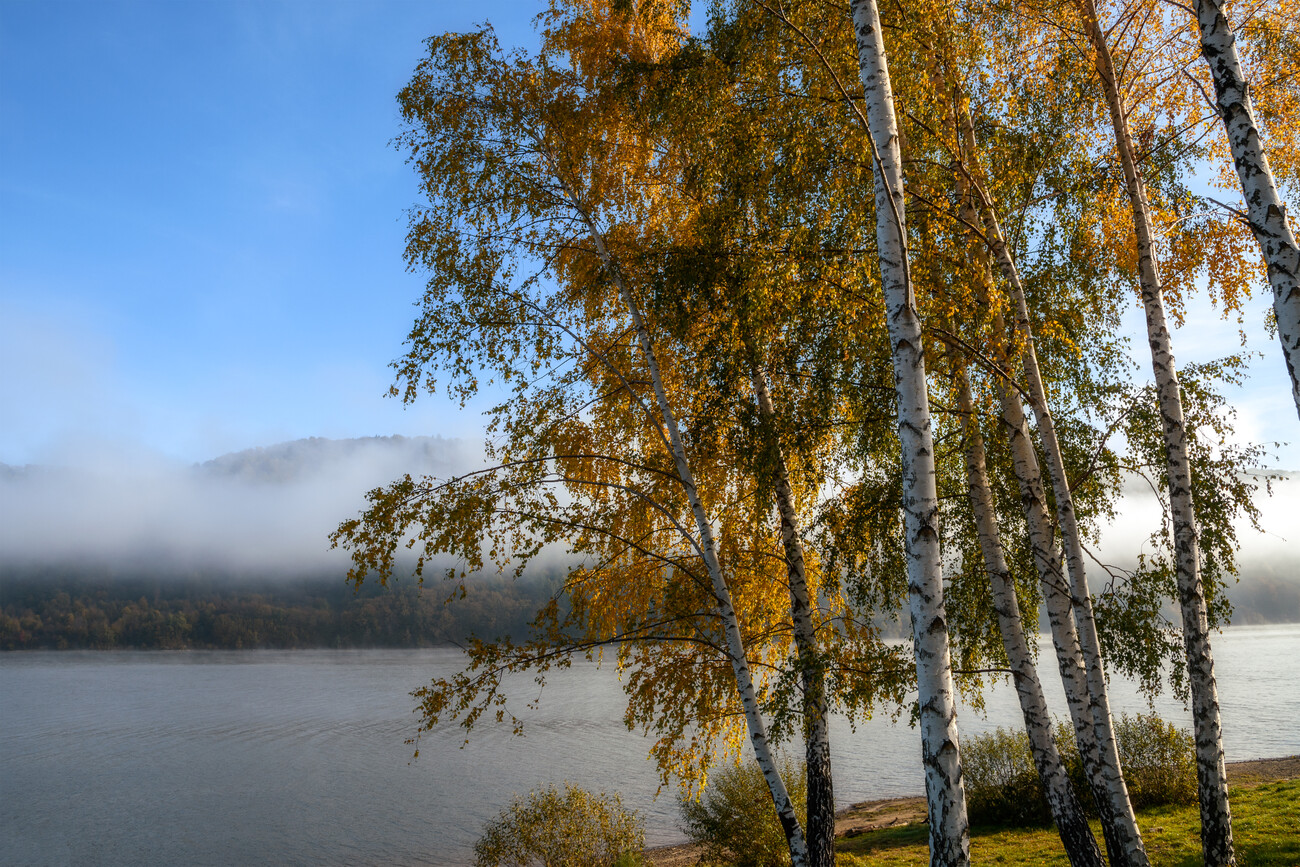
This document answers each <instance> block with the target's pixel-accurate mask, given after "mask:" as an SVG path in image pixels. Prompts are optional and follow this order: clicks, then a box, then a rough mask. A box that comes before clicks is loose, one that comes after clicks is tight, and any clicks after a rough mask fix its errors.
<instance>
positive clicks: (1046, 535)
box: [996, 380, 1125, 864]
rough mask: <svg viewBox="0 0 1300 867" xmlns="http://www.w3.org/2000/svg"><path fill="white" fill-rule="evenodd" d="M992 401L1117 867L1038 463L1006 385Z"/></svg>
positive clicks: (1083, 675) (1084, 679)
mask: <svg viewBox="0 0 1300 867" xmlns="http://www.w3.org/2000/svg"><path fill="white" fill-rule="evenodd" d="M996 385H997V389H998V398H999V402H1000V404H1001V408H1002V423H1003V425H1004V426H1005V427H1006V433H1007V436H1008V437H1009V440H1010V447H1011V459H1012V465H1013V467H1014V469H1015V473H1016V481H1017V483H1018V484H1019V486H1020V505H1021V509H1022V510H1023V511H1024V515H1025V525H1026V527H1027V528H1028V530H1029V544H1030V550H1031V552H1032V553H1033V557H1034V564H1035V566H1036V567H1037V569H1038V578H1039V582H1040V585H1041V587H1042V590H1043V603H1044V605H1045V606H1046V608H1047V622H1048V627H1049V628H1050V629H1051V632H1052V645H1053V648H1054V649H1055V651H1056V662H1057V668H1058V670H1059V671H1060V674H1061V683H1062V685H1063V686H1064V688H1065V702H1066V706H1067V708H1068V709H1069V711H1070V722H1071V724H1072V725H1073V727H1074V739H1075V743H1077V744H1078V747H1079V758H1080V759H1081V760H1082V762H1083V770H1084V775H1085V776H1086V777H1087V778H1088V787H1089V789H1090V790H1091V791H1092V796H1093V800H1094V801H1095V802H1096V805H1097V812H1098V814H1099V815H1100V817H1101V830H1102V835H1103V837H1104V838H1105V840H1106V852H1107V854H1108V855H1109V856H1110V860H1111V863H1112V864H1122V863H1125V862H1124V855H1123V851H1124V849H1123V842H1122V840H1123V837H1122V835H1121V834H1120V833H1118V832H1117V831H1116V827H1115V826H1116V825H1117V824H1118V820H1117V819H1116V815H1115V814H1116V809H1115V805H1114V803H1113V801H1112V799H1111V797H1110V795H1109V791H1108V788H1107V785H1106V782H1105V781H1106V778H1107V774H1106V773H1105V772H1104V771H1103V761H1102V751H1101V748H1100V747H1099V746H1098V743H1097V729H1096V726H1095V725H1094V724H1093V709H1092V701H1091V698H1090V695H1089V690H1088V676H1087V670H1086V666H1085V665H1084V662H1083V651H1082V650H1080V647H1079V633H1078V630H1077V629H1076V628H1075V623H1074V616H1073V610H1074V605H1073V603H1072V602H1071V599H1070V588H1069V582H1068V581H1067V580H1066V577H1065V570H1064V569H1063V568H1062V566H1061V559H1060V557H1059V556H1058V555H1057V553H1056V542H1055V539H1054V530H1053V527H1052V519H1051V515H1050V514H1049V512H1048V509H1047V496H1046V494H1045V493H1044V491H1043V482H1042V474H1041V472H1040V470H1039V468H1038V457H1037V455H1036V454H1035V452H1034V445H1033V442H1032V441H1031V440H1030V434H1029V421H1028V419H1026V418H1025V411H1024V408H1023V407H1022V406H1021V405H1020V398H1019V396H1018V395H1017V394H1016V393H1015V391H1014V390H1013V389H1012V387H1011V386H1010V384H1008V383H1007V382H1005V381H1001V380H999V381H998V382H997V383H996Z"/></svg>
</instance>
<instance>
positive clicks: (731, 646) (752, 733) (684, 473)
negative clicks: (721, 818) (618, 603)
mask: <svg viewBox="0 0 1300 867" xmlns="http://www.w3.org/2000/svg"><path fill="white" fill-rule="evenodd" d="M570 200H571V201H572V202H573V205H574V208H575V210H577V211H578V213H579V214H580V215H581V218H582V220H583V222H584V223H585V225H586V226H587V230H588V233H589V234H590V236H591V240H592V243H593V244H595V246H596V252H597V254H599V256H600V259H601V261H602V262H603V263H604V264H605V267H606V268H607V269H608V270H609V273H610V275H611V279H612V280H613V281H614V285H615V287H616V288H617V289H618V294H619V298H620V300H622V302H623V305H624V307H626V308H627V311H628V315H629V316H630V317H631V319H632V327H633V330H635V331H636V336H637V342H638V343H639V344H640V346H641V352H642V354H643V355H644V356H645V360H646V367H647V368H648V370H649V373H650V381H651V384H652V386H653V388H654V393H655V403H656V404H657V405H658V407H659V413H660V415H661V416H662V417H663V423H664V427H665V428H666V429H667V431H668V441H669V443H670V445H671V448H672V453H673V462H674V464H675V466H676V469H677V476H678V478H679V480H680V481H681V485H682V491H683V493H684V494H685V496H686V502H687V504H688V505H689V506H690V508H691V514H692V515H693V517H694V518H695V528H696V532H697V533H699V549H700V554H701V556H702V558H703V560H704V564H705V568H707V569H708V570H709V579H710V581H711V582H712V584H713V596H714V598H715V599H716V600H717V609H716V610H717V614H718V617H719V619H721V620H722V624H723V630H724V632H725V633H726V638H727V655H728V657H729V659H730V662H731V668H732V672H733V674H734V675H735V678H736V690H737V692H738V693H739V695H740V703H741V706H742V708H743V709H744V712H745V725H746V727H747V728H748V730H749V740H750V745H751V746H752V747H753V749H754V757H755V758H756V759H757V760H758V766H759V769H760V770H761V771H762V772H763V778H764V779H765V780H766V781H767V786H768V791H769V792H770V793H771V795H772V803H773V805H774V806H775V808H776V814H777V818H778V820H779V821H780V822H781V828H782V830H783V831H785V836H786V840H787V842H788V843H789V846H790V862H791V865H792V867H809V864H808V844H807V840H806V838H805V836H804V831H803V827H802V826H801V825H800V823H799V817H798V816H797V815H796V813H795V809H794V803H793V802H792V801H791V800H790V793H789V790H788V789H786V786H785V781H784V780H783V779H781V773H780V770H779V769H778V768H777V764H776V759H775V757H774V756H773V754H772V746H771V740H770V738H769V737H768V734H767V724H766V722H764V720H763V715H762V712H761V710H760V708H759V706H758V694H757V691H756V690H755V688H754V678H753V674H752V672H751V671H750V667H749V660H748V658H747V657H746V656H745V644H744V640H743V638H742V637H741V634H740V618H739V617H738V616H737V615H736V609H735V606H734V605H733V603H732V599H731V588H730V587H729V586H728V585H727V577H726V575H725V573H723V571H722V565H721V562H720V561H719V559H718V549H717V544H716V542H715V541H714V538H713V525H712V523H710V521H709V517H708V514H707V513H706V512H705V510H704V503H703V501H702V500H701V499H700V495H699V491H698V490H697V488H696V486H695V475H694V473H692V472H691V465H690V461H689V459H688V457H687V454H686V446H685V443H684V442H683V440H682V435H681V430H680V427H679V426H678V423H677V415H676V413H674V412H673V408H672V404H671V403H670V402H669V400H668V392H667V390H666V389H665V388H664V381H663V376H662V374H661V373H660V370H659V360H658V357H657V355H656V354H655V350H654V341H653V340H652V339H651V336H650V332H649V329H647V328H646V324H645V320H644V319H643V318H642V316H641V308H640V306H639V305H638V304H637V302H636V298H635V297H633V295H632V291H631V287H629V286H628V283H627V280H626V278H625V277H624V275H623V271H622V269H621V268H619V266H618V263H617V262H616V261H614V258H613V257H612V256H611V255H610V253H609V250H608V249H607V248H606V246H605V239H604V238H603V237H602V236H601V233H600V232H599V231H598V230H597V228H596V226H595V225H594V223H593V221H592V219H591V218H590V216H589V215H588V214H587V213H586V212H585V211H584V210H582V209H581V207H579V206H578V205H577V203H576V201H574V200H573V199H572V197H570Z"/></svg>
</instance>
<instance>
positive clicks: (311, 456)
mask: <svg viewBox="0 0 1300 867" xmlns="http://www.w3.org/2000/svg"><path fill="white" fill-rule="evenodd" d="M481 454H482V453H481V450H480V449H479V447H478V446H477V445H473V444H471V443H469V442H468V441H465V440H458V439H442V438H440V437H400V436H394V437H370V438H365V439H351V440H327V439H318V438H312V439H306V440H295V441H293V442H287V443H281V444H279V445H275V446H270V447H268V448H258V449H249V450H247V451H241V452H235V453H233V454H228V455H223V456H221V457H219V458H216V459H215V460H211V461H208V462H206V463H203V464H196V465H185V464H180V463H172V462H167V461H164V460H162V459H143V460H142V459H139V458H135V459H130V460H125V459H124V460H119V461H100V462H97V463H96V464H95V465H94V466H93V467H57V466H51V467H47V466H28V467H21V468H15V467H8V466H5V465H0V558H3V561H4V562H5V563H6V564H8V565H9V566H10V567H34V566H39V565H42V564H59V565H64V566H70V565H74V564H79V563H80V564H85V565H87V566H94V567H96V568H98V569H107V570H109V571H111V572H122V571H129V572H132V573H138V572H140V571H146V572H179V573H184V572H195V571H202V572H219V573H231V574H247V575H250V576H251V575H258V576H264V577H265V576H272V575H277V574H285V575H304V574H310V573H320V572H324V571H329V572H332V573H339V572H341V571H342V570H345V569H346V567H347V562H348V558H347V554H346V553H345V552H342V551H331V550H330V549H329V540H328V538H327V537H328V536H329V533H330V532H331V531H332V530H333V529H334V528H335V527H337V526H338V524H339V522H340V521H342V520H345V519H347V518H350V517H352V516H354V515H355V514H356V513H357V512H358V511H360V510H361V509H362V508H363V507H364V506H365V494H366V492H367V491H369V490H371V489H372V488H375V487H377V486H379V485H383V484H385V483H387V482H390V481H392V480H394V479H396V478H400V477H401V475H402V474H403V473H411V474H412V475H420V474H428V475H436V476H441V477H446V476H449V475H452V474H456V473H462V472H465V471H466V470H470V469H473V468H475V467H477V466H479V465H481V463H482V456H481Z"/></svg>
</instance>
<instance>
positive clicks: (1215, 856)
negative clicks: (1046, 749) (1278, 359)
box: [1081, 0, 1271, 867]
mask: <svg viewBox="0 0 1300 867" xmlns="http://www.w3.org/2000/svg"><path fill="white" fill-rule="evenodd" d="M1081 2H1082V5H1083V11H1084V20H1085V26H1086V27H1087V28H1088V36H1089V39H1090V40H1091V42H1092V46H1093V50H1094V53H1095V55H1096V60H1097V73H1098V78H1099V79H1100V81H1101V85H1102V91H1103V93H1104V94H1105V96H1106V104H1107V106H1108V108H1109V109H1110V116H1111V125H1112V127H1113V128H1114V131H1115V144H1116V149H1117V150H1118V151H1119V156H1120V164H1121V166H1122V167H1123V170H1124V185H1125V188H1126V190H1127V192H1128V197H1129V203H1130V205H1131V207H1132V210H1133V229H1134V232H1135V234H1136V236H1137V245H1138V284H1139V287H1140V289H1141V293H1142V306H1143V309H1144V310H1145V312H1146V319H1147V343H1148V344H1149V345H1150V347H1151V366H1152V368H1153V370H1154V373H1155V378H1156V393H1157V395H1158V397H1159V400H1160V417H1161V420H1162V424H1163V427H1164V438H1165V447H1166V451H1167V455H1168V458H1167V464H1166V472H1167V475H1168V480H1169V507H1170V511H1171V512H1172V517H1173V525H1174V562H1175V568H1176V573H1177V579H1178V602H1179V607H1180V609H1181V613H1182V619H1183V645H1184V649H1185V651H1186V655H1187V681H1188V686H1189V687H1190V688H1191V693H1192V728H1193V732H1194V737H1195V740H1196V771H1197V774H1196V776H1197V783H1198V790H1199V796H1200V808H1201V847H1202V850H1203V853H1204V855H1205V863H1206V865H1207V867H1222V865H1229V864H1235V863H1236V859H1235V857H1234V854H1233V843H1232V812H1231V809H1230V807H1229V804H1228V780H1227V772H1226V770H1225V768H1224V760H1223V733H1222V725H1221V722H1220V718H1219V696H1218V688H1217V686H1216V684H1215V680H1214V656H1213V654H1212V653H1211V650H1210V637H1209V632H1210V630H1209V623H1208V620H1207V618H1206V611H1205V592H1204V588H1203V586H1202V584H1201V563H1200V545H1199V543H1198V541H1197V531H1196V514H1195V511H1194V502H1193V493H1192V473H1191V461H1190V459H1189V457H1188V452H1187V430H1186V427H1185V425H1184V423H1183V403H1182V396H1181V394H1180V391H1179V385H1178V372H1177V369H1176V367H1175V365H1174V354H1173V348H1172V344H1171V341H1170V338H1169V328H1168V326H1167V325H1166V322H1165V311H1164V296H1163V289H1162V287H1161V283H1160V273H1159V270H1158V268H1157V266H1156V258H1155V247H1154V244H1153V241H1152V236H1153V232H1152V228H1151V213H1150V208H1149V206H1148V203H1147V194H1146V185H1145V184H1144V183H1143V181H1142V177H1141V175H1140V174H1139V173H1138V168H1137V159H1136V157H1135V155H1134V150H1133V140H1132V137H1131V136H1130V134H1129V129H1128V119H1127V117H1126V116H1125V114H1124V108H1123V105H1122V104H1121V102H1120V96H1119V86H1118V79H1117V77H1116V74H1115V68H1114V65H1113V63H1112V61H1111V56H1110V48H1109V46H1108V45H1107V43H1106V35H1105V33H1104V32H1103V31H1102V29H1101V25H1100V23H1099V22H1098V20H1097V10H1096V8H1095V6H1094V4H1093V2H1092V0H1081ZM1270 270H1271V269H1270Z"/></svg>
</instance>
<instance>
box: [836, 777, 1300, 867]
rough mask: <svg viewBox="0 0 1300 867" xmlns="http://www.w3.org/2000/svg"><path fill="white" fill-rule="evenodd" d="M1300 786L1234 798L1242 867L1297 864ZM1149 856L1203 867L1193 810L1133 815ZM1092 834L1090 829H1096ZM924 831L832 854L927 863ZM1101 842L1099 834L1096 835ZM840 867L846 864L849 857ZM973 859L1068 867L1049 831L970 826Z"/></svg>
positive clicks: (885, 862) (868, 840) (908, 830)
mask: <svg viewBox="0 0 1300 867" xmlns="http://www.w3.org/2000/svg"><path fill="white" fill-rule="evenodd" d="M1297 804H1300V780H1287V781H1282V782H1273V783H1265V784H1263V785H1259V786H1255V787H1253V788H1242V789H1237V790H1235V791H1233V793H1232V815H1233V831H1234V836H1235V839H1236V843H1237V863H1238V864H1239V865H1240V867H1295V865H1297V864H1300V807H1297ZM1138 822H1139V824H1140V825H1141V827H1142V835H1143V837H1144V839H1145V840H1146V846H1147V853H1148V854H1149V855H1150V856H1151V863H1152V864H1153V865H1155V867H1193V865H1200V864H1202V863H1203V862H1202V860H1201V847H1200V839H1199V833H1200V818H1199V816H1198V815H1197V809H1196V807H1195V806H1189V807H1160V808H1156V809H1152V810H1147V811H1144V812H1142V813H1139V815H1138ZM1094 830H1096V828H1095V823H1094ZM926 833H927V828H926V826H925V825H923V824H918V823H913V824H909V825H904V826H902V827H897V828H882V829H880V830H875V831H866V832H863V833H861V834H858V835H856V836H854V837H851V838H848V839H842V840H841V841H840V843H839V846H838V849H839V851H840V852H841V853H844V854H846V855H855V856H858V857H859V858H862V859H863V860H864V861H869V863H871V864H872V865H881V867H895V865H897V867H902V865H927V864H929V851H928V850H927V848H926ZM1098 839H1099V840H1100V839H1101V837H1100V832H1098ZM844 860H845V861H847V862H849V863H852V862H851V861H850V859H848V858H846V859H844ZM971 861H972V862H973V863H977V864H1007V865H1015V864H1025V865H1028V864H1034V865H1061V867H1068V865H1069V860H1068V859H1067V858H1066V857H1065V853H1064V852H1063V851H1062V850H1061V841H1060V838H1059V837H1057V835H1056V832H1055V831H1054V830H1053V829H1051V828H1042V829H1024V828H979V827H977V828H973V829H972V830H971Z"/></svg>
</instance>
